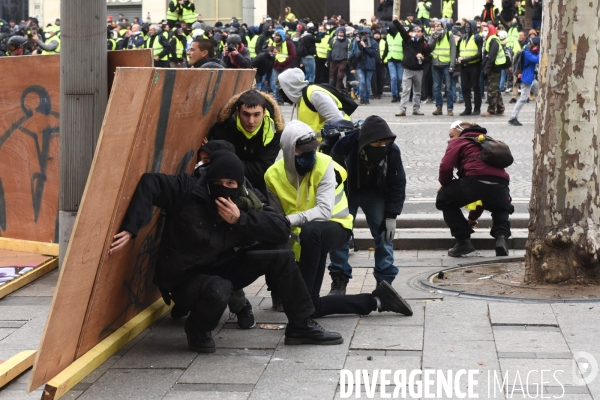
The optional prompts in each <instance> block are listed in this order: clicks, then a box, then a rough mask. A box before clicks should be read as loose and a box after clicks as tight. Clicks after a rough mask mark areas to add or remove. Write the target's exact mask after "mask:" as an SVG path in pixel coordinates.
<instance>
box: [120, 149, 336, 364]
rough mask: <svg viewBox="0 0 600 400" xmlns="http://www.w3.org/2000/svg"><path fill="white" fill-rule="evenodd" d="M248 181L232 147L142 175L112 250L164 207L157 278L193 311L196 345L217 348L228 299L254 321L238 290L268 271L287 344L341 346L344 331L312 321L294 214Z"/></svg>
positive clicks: (168, 295) (167, 295)
mask: <svg viewBox="0 0 600 400" xmlns="http://www.w3.org/2000/svg"><path fill="white" fill-rule="evenodd" d="M205 168H206V167H205ZM244 182H245V178H244V166H243V164H242V162H241V161H240V159H239V158H238V157H237V156H236V155H235V154H233V153H231V152H229V151H227V150H217V151H215V152H213V153H212V154H211V155H210V166H209V167H208V169H207V170H206V172H205V173H201V174H193V175H189V174H181V175H165V174H160V173H146V174H144V175H143V176H142V178H141V180H140V182H139V183H138V186H137V189H136V191H135V193H134V195H133V197H132V200H131V203H130V204H129V207H128V209H127V213H126V215H125V218H124V221H123V223H122V225H121V232H120V233H118V234H117V235H115V237H114V242H113V243H112V245H111V249H110V254H114V253H115V252H117V251H119V250H121V249H123V248H124V247H125V246H127V244H128V242H129V240H130V239H131V238H132V237H135V236H136V235H137V234H138V232H139V230H140V229H141V228H142V227H143V226H145V225H146V224H148V223H149V222H150V220H151V218H152V208H153V207H160V208H162V209H164V210H165V211H166V219H165V225H164V230H163V234H162V239H161V243H160V247H159V250H158V254H157V260H156V267H155V272H154V278H153V282H154V284H156V285H157V286H159V287H160V289H161V292H162V293H163V298H164V299H165V301H166V302H167V304H170V302H171V299H173V300H174V301H175V303H176V304H177V305H178V307H180V310H181V309H183V310H190V314H189V316H188V317H187V320H186V322H185V332H186V334H187V340H188V347H189V348H190V350H192V351H197V352H201V353H212V352H214V351H216V348H215V342H214V340H213V338H212V334H211V331H212V330H213V329H215V328H216V327H217V325H218V323H219V320H220V319H221V316H222V315H223V312H224V311H225V309H226V307H227V306H228V305H229V306H230V309H231V311H232V312H237V314H238V319H239V316H240V315H241V316H242V317H246V318H247V317H252V320H253V319H254V318H253V316H252V315H251V314H252V306H251V305H250V303H249V302H248V300H245V302H243V303H242V302H241V301H239V299H240V296H236V295H234V293H235V292H236V291H239V290H240V289H243V288H244V287H246V286H248V285H250V284H251V283H252V282H254V281H255V280H256V279H257V278H259V277H260V276H262V275H265V274H268V276H269V286H270V287H271V288H272V289H274V290H277V292H278V293H280V298H281V302H282V303H283V306H284V309H285V313H286V315H287V317H288V324H287V327H286V331H285V344H288V345H298V344H318V345H330V344H341V343H342V342H343V338H342V336H341V335H340V334H339V333H337V332H329V331H326V330H325V329H324V328H323V327H321V326H320V325H319V324H317V323H316V322H314V321H313V320H312V319H310V317H311V315H313V313H314V312H315V309H314V307H313V304H312V300H311V297H310V294H309V293H308V290H307V288H306V285H305V284H304V281H303V279H302V275H301V274H300V271H299V269H298V265H297V264H296V261H295V259H294V253H293V251H292V249H291V248H290V245H289V243H288V239H289V237H290V224H289V222H288V220H287V219H286V218H285V217H284V216H283V215H281V214H278V213H277V212H275V210H274V209H272V208H271V207H269V206H268V205H267V204H266V201H265V200H264V197H263V196H262V194H261V193H260V192H259V191H258V190H255V189H253V188H252V187H251V186H250V185H248V184H244ZM241 299H244V297H241ZM236 300H238V301H236ZM242 301H243V300H242ZM235 303H238V304H235ZM239 303H242V304H239ZM252 325H254V324H253V321H252Z"/></svg>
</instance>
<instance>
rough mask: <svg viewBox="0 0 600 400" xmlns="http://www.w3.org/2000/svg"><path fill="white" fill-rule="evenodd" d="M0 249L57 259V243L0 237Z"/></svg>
mask: <svg viewBox="0 0 600 400" xmlns="http://www.w3.org/2000/svg"><path fill="white" fill-rule="evenodd" d="M0 249H2V250H14V251H23V252H26V253H34V254H41V255H44V256H53V257H58V244H57V243H44V242H34V241H32V240H21V239H10V238H4V237H0Z"/></svg>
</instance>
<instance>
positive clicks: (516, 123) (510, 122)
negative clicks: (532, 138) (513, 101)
mask: <svg viewBox="0 0 600 400" xmlns="http://www.w3.org/2000/svg"><path fill="white" fill-rule="evenodd" d="M508 123H509V124H511V125H513V126H523V124H522V123H520V122H519V120H518V119H516V118H511V119H509V120H508Z"/></svg>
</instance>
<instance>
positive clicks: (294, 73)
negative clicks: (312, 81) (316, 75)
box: [277, 68, 308, 105]
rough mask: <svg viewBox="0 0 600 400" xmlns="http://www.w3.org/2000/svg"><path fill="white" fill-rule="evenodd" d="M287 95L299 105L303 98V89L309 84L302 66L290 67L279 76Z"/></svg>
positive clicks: (280, 83)
mask: <svg viewBox="0 0 600 400" xmlns="http://www.w3.org/2000/svg"><path fill="white" fill-rule="evenodd" d="M277 79H278V80H279V85H280V86H281V89H283V91H284V92H285V94H286V96H287V97H288V98H289V99H290V100H291V101H293V102H294V104H296V105H298V104H299V103H300V99H302V89H304V88H305V87H306V86H307V85H308V81H307V80H306V77H305V76H304V72H302V70H301V69H300V68H290V69H288V70H287V71H285V72H283V73H281V74H280V75H279V77H278V78H277Z"/></svg>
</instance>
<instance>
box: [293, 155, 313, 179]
mask: <svg viewBox="0 0 600 400" xmlns="http://www.w3.org/2000/svg"><path fill="white" fill-rule="evenodd" d="M316 163H317V152H316V150H313V151H311V152H309V153H301V154H296V158H295V160H294V165H295V167H296V172H298V174H299V175H300V176H304V175H306V174H308V173H309V172H310V171H312V170H313V168H314V167H315V164H316Z"/></svg>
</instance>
